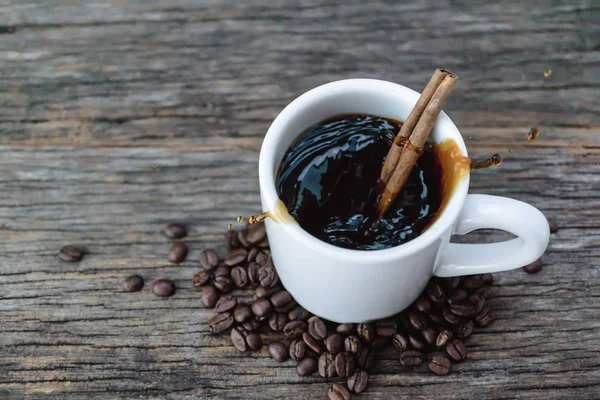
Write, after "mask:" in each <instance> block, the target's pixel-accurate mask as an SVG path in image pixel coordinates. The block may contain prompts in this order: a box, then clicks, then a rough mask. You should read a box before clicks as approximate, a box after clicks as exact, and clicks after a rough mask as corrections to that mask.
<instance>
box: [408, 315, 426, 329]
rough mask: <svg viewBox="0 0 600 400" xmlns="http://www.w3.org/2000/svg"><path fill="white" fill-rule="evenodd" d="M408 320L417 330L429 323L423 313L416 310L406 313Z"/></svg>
mask: <svg viewBox="0 0 600 400" xmlns="http://www.w3.org/2000/svg"><path fill="white" fill-rule="evenodd" d="M408 320H409V321H410V325H411V326H412V327H413V328H415V329H416V330H419V331H420V330H422V329H424V328H425V327H426V326H427V325H429V322H428V321H427V317H426V316H425V315H423V314H420V313H416V312H411V313H410V314H408Z"/></svg>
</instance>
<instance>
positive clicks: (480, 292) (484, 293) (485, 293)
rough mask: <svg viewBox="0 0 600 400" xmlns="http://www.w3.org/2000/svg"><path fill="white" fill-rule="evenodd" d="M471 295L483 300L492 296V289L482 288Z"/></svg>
mask: <svg viewBox="0 0 600 400" xmlns="http://www.w3.org/2000/svg"><path fill="white" fill-rule="evenodd" d="M473 294H474V295H477V296H479V297H480V298H482V299H484V300H485V299H487V298H488V297H490V296H491V295H492V288H491V287H490V286H482V287H480V288H479V289H477V290H476V291H475V292H473Z"/></svg>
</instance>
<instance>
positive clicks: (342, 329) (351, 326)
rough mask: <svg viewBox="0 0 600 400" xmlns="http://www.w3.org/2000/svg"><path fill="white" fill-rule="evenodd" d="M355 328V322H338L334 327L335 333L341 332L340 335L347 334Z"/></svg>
mask: <svg viewBox="0 0 600 400" xmlns="http://www.w3.org/2000/svg"><path fill="white" fill-rule="evenodd" d="M355 329H356V324H340V325H338V327H337V328H336V330H335V331H336V332H337V333H341V334H342V335H348V334H350V333H352V332H354V330H355Z"/></svg>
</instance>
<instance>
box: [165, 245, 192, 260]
mask: <svg viewBox="0 0 600 400" xmlns="http://www.w3.org/2000/svg"><path fill="white" fill-rule="evenodd" d="M187 254H188V247H187V244H185V243H183V242H177V243H173V245H172V246H171V250H170V251H169V261H171V262H172V263H174V264H179V263H182V262H183V261H184V260H185V258H186V257H187Z"/></svg>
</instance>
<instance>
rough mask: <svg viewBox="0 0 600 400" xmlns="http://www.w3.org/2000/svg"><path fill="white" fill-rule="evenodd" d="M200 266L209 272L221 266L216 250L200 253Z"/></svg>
mask: <svg viewBox="0 0 600 400" xmlns="http://www.w3.org/2000/svg"><path fill="white" fill-rule="evenodd" d="M200 265H202V267H203V268H204V269H205V270H207V271H212V270H213V269H215V268H216V267H217V266H218V265H219V256H218V255H217V252H216V251H215V250H214V249H206V250H202V251H201V252H200Z"/></svg>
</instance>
